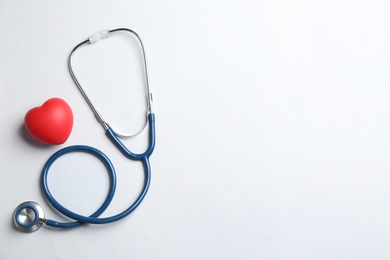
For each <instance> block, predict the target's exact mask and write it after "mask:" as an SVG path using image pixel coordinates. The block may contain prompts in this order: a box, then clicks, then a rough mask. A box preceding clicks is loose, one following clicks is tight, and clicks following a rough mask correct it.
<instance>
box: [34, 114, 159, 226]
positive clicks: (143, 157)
mask: <svg viewBox="0 0 390 260" xmlns="http://www.w3.org/2000/svg"><path fill="white" fill-rule="evenodd" d="M148 119H149V146H148V148H147V150H146V151H145V152H144V153H142V154H135V153H132V152H131V151H129V150H128V149H127V148H126V147H125V146H124V145H123V143H122V142H120V140H119V139H118V138H117V137H116V136H115V134H114V133H113V132H112V131H110V129H107V131H106V134H107V136H108V137H109V138H110V140H111V141H112V142H113V143H114V144H115V145H116V146H117V147H118V149H119V150H120V151H121V152H122V153H123V154H124V155H125V156H126V157H128V158H130V159H132V160H136V161H141V162H142V165H143V168H144V175H145V177H144V184H143V188H142V191H141V193H140V194H139V196H138V197H137V199H136V200H135V201H134V202H133V204H132V205H131V206H130V207H129V208H127V209H126V210H124V211H123V212H121V213H119V214H117V215H114V216H111V217H105V218H99V216H100V215H101V214H102V213H103V212H104V211H105V210H106V209H107V207H108V206H109V204H110V203H111V200H112V198H113V196H114V193H115V188H116V175H115V169H114V166H113V165H112V163H111V161H110V160H109V158H108V157H107V156H106V155H105V154H104V153H102V152H101V151H99V150H98V149H96V148H93V147H90V146H84V145H76V146H69V147H66V148H63V149H61V150H59V151H58V152H56V153H55V154H53V155H52V156H51V157H50V158H49V160H48V161H47V162H46V164H45V166H44V168H43V171H42V175H41V186H42V192H43V194H44V196H45V197H46V199H47V201H48V202H49V203H50V204H51V205H52V206H53V207H54V208H55V209H56V210H58V211H59V212H61V213H62V214H63V215H65V216H67V217H69V218H71V219H74V220H75V222H67V223H62V222H57V221H54V220H50V219H47V220H45V223H46V225H48V226H51V227H56V228H73V227H78V226H80V225H82V224H84V223H88V224H108V223H112V222H115V221H118V220H120V219H122V218H124V217H126V216H128V215H129V214H130V213H132V212H133V211H134V210H135V209H136V208H137V207H138V206H139V205H140V203H141V202H142V200H143V199H144V197H145V195H146V194H147V192H148V189H149V186H150V180H151V167H150V163H149V157H150V155H151V154H152V152H153V150H154V146H155V117H154V114H153V113H151V114H149V115H148ZM77 151H79V152H87V153H90V154H92V155H95V156H96V157H98V158H99V159H100V160H101V161H102V162H103V163H104V165H105V167H106V168H107V171H108V174H109V176H110V188H109V192H108V194H107V197H106V199H105V201H104V203H103V204H102V205H101V206H100V208H99V209H98V210H97V211H96V212H94V213H93V214H91V215H90V216H83V215H80V214H77V213H75V212H73V211H71V210H69V209H67V208H65V207H64V206H62V205H61V204H60V203H59V202H58V201H57V200H56V199H55V198H54V196H53V195H52V194H51V192H50V189H49V186H48V182H47V176H48V173H49V169H50V167H51V165H52V164H53V163H54V161H55V160H57V159H58V158H59V157H60V156H62V155H64V154H66V153H70V152H77Z"/></svg>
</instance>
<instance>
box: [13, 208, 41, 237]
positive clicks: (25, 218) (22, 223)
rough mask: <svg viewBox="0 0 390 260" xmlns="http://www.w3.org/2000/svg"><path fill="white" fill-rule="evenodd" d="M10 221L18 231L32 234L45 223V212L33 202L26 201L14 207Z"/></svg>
mask: <svg viewBox="0 0 390 260" xmlns="http://www.w3.org/2000/svg"><path fill="white" fill-rule="evenodd" d="M12 219H13V221H14V224H15V227H16V228H17V229H18V230H19V231H22V232H34V231H36V230H38V229H39V228H40V227H41V226H42V225H43V223H44V222H45V211H44V210H43V208H42V207H41V205H39V204H38V203H36V202H35V201H26V202H23V203H22V204H20V205H19V206H17V207H16V209H15V211H14V214H13V216H12Z"/></svg>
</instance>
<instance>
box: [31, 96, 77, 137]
mask: <svg viewBox="0 0 390 260" xmlns="http://www.w3.org/2000/svg"><path fill="white" fill-rule="evenodd" d="M24 124H25V126H26V129H27V131H28V132H29V134H30V135H31V136H32V137H34V138H35V139H36V140H38V141H40V142H42V143H45V144H62V143H64V142H65V141H66V140H67V139H68V137H69V135H70V133H71V132H72V127H73V113H72V109H71V108H70V106H69V105H68V103H66V102H65V101H64V100H62V99H60V98H51V99H49V100H47V101H46V102H45V103H43V105H42V106H40V107H35V108H32V109H31V110H29V111H28V112H27V114H26V116H25V118H24Z"/></svg>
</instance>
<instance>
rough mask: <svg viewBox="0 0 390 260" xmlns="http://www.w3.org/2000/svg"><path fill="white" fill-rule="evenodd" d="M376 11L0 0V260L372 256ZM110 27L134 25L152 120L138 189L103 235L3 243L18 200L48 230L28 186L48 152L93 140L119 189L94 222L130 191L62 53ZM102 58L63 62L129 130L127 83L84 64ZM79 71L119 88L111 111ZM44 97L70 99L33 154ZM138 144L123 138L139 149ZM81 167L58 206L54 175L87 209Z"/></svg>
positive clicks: (380, 40)
mask: <svg viewBox="0 0 390 260" xmlns="http://www.w3.org/2000/svg"><path fill="white" fill-rule="evenodd" d="M389 11H390V3H389V2H388V1H385V0H383V1H352V0H351V1H311V0H310V1H309V0H307V1H304V0H297V1H191V2H186V3H185V2H183V1H137V2H133V1H127V2H126V3H125V1H63V2H56V3H55V2H53V1H24V2H23V3H22V2H21V1H5V0H2V1H0V31H1V35H2V37H1V40H0V57H1V59H0V88H1V102H0V107H1V112H2V116H3V118H2V127H1V130H0V131H1V132H0V138H1V141H0V142H1V149H0V160H1V161H0V162H1V163H0V167H1V170H0V197H1V205H2V210H1V211H0V223H2V224H1V225H0V259H7V260H8V259H25V258H27V257H28V258H29V259H278V260H282V259H283V260H285V259H286V260H287V259H317V260H318V259H353V260H357V259H389V258H390V246H389V244H390V243H389V242H390V235H389V234H390V225H389V219H390V218H389V217H390V203H389V201H390V193H389V189H388V187H389V184H390V175H389V173H390V163H389V162H390V160H389V154H390V138H389V136H390V109H389V95H390V87H389V86H390V77H389V69H390V55H389V54H390V48H389V46H390V34H389V26H390V16H389V15H388V14H389ZM117 27H129V28H132V29H134V30H136V31H137V32H138V33H139V34H140V36H141V37H142V38H143V40H144V42H145V45H146V46H145V47H146V51H147V54H148V61H149V69H150V80H151V86H152V90H153V94H154V98H155V104H154V108H155V113H156V123H157V146H156V150H155V153H154V154H153V156H152V157H151V163H152V169H153V172H152V174H153V175H152V184H151V189H150V192H149V194H148V195H147V197H146V199H145V201H144V202H143V204H142V205H141V207H140V208H139V209H137V210H136V211H135V212H134V214H132V215H131V216H129V217H128V218H126V219H125V220H123V221H120V222H119V223H115V224H112V225H106V226H84V227H81V228H78V229H73V230H67V231H64V230H59V231H58V230H52V229H49V228H45V227H43V228H41V229H40V230H39V231H37V232H35V233H32V234H23V233H19V232H17V231H15V230H14V228H13V226H12V223H11V215H12V212H13V210H14V208H15V207H16V206H17V205H18V204H19V203H21V202H23V201H24V200H28V199H33V200H36V201H39V202H41V203H42V204H43V206H44V208H45V209H46V213H47V215H48V217H50V218H53V219H61V217H59V216H58V215H57V214H55V212H53V210H52V209H50V207H49V206H48V205H47V203H46V202H45V200H44V198H43V197H42V194H41V193H40V187H39V175H40V171H41V168H42V166H43V164H44V163H45V161H46V160H47V158H48V157H49V156H50V155H51V154H52V153H53V152H54V151H56V150H58V149H59V148H61V147H65V146H67V145H72V144H88V145H92V146H95V147H97V148H99V149H101V150H103V151H104V152H105V153H106V154H107V155H108V156H109V157H110V158H111V160H112V161H113V163H114V164H115V166H116V169H117V172H118V188H117V190H118V193H117V195H116V196H115V198H114V202H113V204H112V205H111V206H110V208H109V209H108V210H107V212H106V213H105V215H111V214H114V213H117V212H119V211H120V210H123V209H124V208H126V206H128V205H129V204H130V203H131V200H132V199H134V198H135V196H136V195H137V192H138V191H139V189H140V187H141V184H142V180H143V179H142V168H141V167H140V165H139V163H135V162H130V161H128V160H126V159H124V158H123V157H122V155H121V154H120V153H119V152H118V151H117V150H116V149H115V148H114V147H113V145H112V144H111V143H110V142H109V140H108V139H107V138H106V137H105V135H104V131H103V129H102V128H101V127H100V125H99V124H98V123H97V121H96V120H95V118H94V116H93V115H92V113H91V111H90V110H89V108H88V107H87V104H86V103H85V101H84V100H83V99H82V97H81V95H80V93H79V92H78V90H77V88H76V87H75V85H74V83H73V82H72V80H71V78H70V76H69V73H68V70H67V66H66V62H67V57H68V54H69V52H70V50H71V49H72V48H73V46H74V45H75V44H77V43H78V42H80V41H82V40H84V39H86V38H87V37H88V36H89V35H91V34H93V33H94V32H96V31H98V30H101V29H112V28H117ZM117 39H118V41H117V42H118V44H123V47H124V48H125V46H129V45H126V44H125V40H124V41H121V37H119V38H117ZM104 41H107V42H106V43H107V44H108V46H109V39H108V40H104ZM97 44H100V43H97ZM102 44H103V41H102ZM113 44H114V43H113ZM130 45H131V44H130ZM98 46H101V47H98ZM103 47H104V44H103V45H96V47H90V46H89V47H88V48H85V49H84V50H85V52H84V50H83V52H81V50H80V52H79V56H78V57H79V59H78V62H79V63H78V65H77V66H78V67H77V71H78V75H80V77H83V80H84V81H85V82H86V83H85V87H86V88H88V86H90V89H91V90H90V91H93V89H96V91H97V92H96V94H93V95H96V98H95V99H98V100H99V97H101V98H102V97H104V98H106V100H101V101H98V100H97V101H96V102H100V103H101V104H100V105H99V106H100V107H102V108H100V107H99V106H98V107H99V109H100V110H102V111H103V110H104V111H107V112H104V114H107V117H112V120H113V121H115V122H118V125H119V127H122V128H123V130H124V131H126V130H128V131H129V132H131V131H133V130H136V129H137V127H139V126H140V124H142V123H141V122H140V121H139V114H138V112H135V113H132V111H134V110H133V109H134V108H136V109H142V107H140V106H142V105H141V104H133V103H131V104H129V103H130V102H126V98H128V96H127V95H130V97H129V98H132V94H131V93H130V94H129V93H128V92H126V91H127V90H129V88H128V84H127V81H126V80H135V83H137V82H138V83H140V82H141V81H142V78H137V77H135V78H132V77H128V74H127V73H126V68H124V67H123V66H120V67H118V66H117V63H114V62H113V64H108V65H109V67H108V69H107V68H104V67H100V63H96V62H94V60H88V59H84V58H83V57H84V55H89V54H90V53H89V52H91V53H92V52H93V51H95V50H96V51H97V52H99V50H100V49H99V48H102V49H101V50H103ZM119 47H120V46H119ZM119 47H118V48H113V49H111V51H112V52H113V53H112V54H113V55H114V56H115V54H118V53H121V52H122V51H124V50H122V49H123V48H119ZM90 48H91V49H90ZM134 53H135V54H134V55H137V54H136V52H134ZM129 55H133V54H129ZM97 57H99V58H100V57H103V58H104V55H100V56H97ZM116 57H118V58H119V59H120V57H121V56H116ZM126 57H127V56H126ZM135 57H136V56H135ZM88 61H90V63H88ZM116 61H117V60H116ZM127 61H129V59H123V62H127ZM132 61H133V62H134V60H132ZM138 61H139V60H138ZM96 64H99V65H96ZM132 64H133V65H129V66H128V67H129V69H130V70H132V71H131V72H129V73H133V74H131V75H138V74H137V70H139V67H138V65H139V64H137V63H132ZM106 65H107V64H106ZM75 66H76V65H75ZM131 66H133V67H131ZM94 70H96V72H93V71H94ZM138 72H139V71H138ZM110 73H111V74H110ZM116 74H118V76H116ZM82 75H83V76H82ZM108 75H112V76H110V78H108V79H107V78H106V79H102V81H100V77H101V76H102V77H103V76H108ZM94 77H95V78H96V82H104V80H107V81H106V82H104V84H103V86H104V87H106V88H105V89H104V90H108V89H111V87H115V86H123V87H119V89H120V91H122V92H121V94H120V95H116V97H117V98H118V99H117V100H114V99H115V96H112V95H111V94H110V93H107V92H105V93H106V94H104V96H101V94H100V92H99V91H100V90H99V89H100V88H98V87H96V88H93V87H94V86H95V85H94V84H95V83H87V82H88V80H92V81H93V80H94ZM133 82H134V81H133ZM108 83H109V84H110V85H109V86H108V87H107V85H105V84H108ZM141 83H142V82H141ZM131 84H132V83H131ZM132 86H133V85H132ZM136 86H138V85H137V84H134V87H135V88H137V87H136ZM122 93H123V94H122ZM135 93H138V92H137V90H136V92H135ZM54 96H57V97H61V98H63V99H65V100H67V101H68V103H69V104H70V105H71V107H72V109H73V111H74V114H75V125H74V129H73V132H72V134H71V136H70V138H69V140H68V141H67V142H66V143H65V144H64V145H61V146H59V147H47V146H43V145H39V144H37V143H35V142H33V141H31V140H30V139H29V138H28V137H27V136H26V135H25V133H24V131H23V125H22V124H23V117H24V115H25V113H26V112H27V110H28V109H30V108H32V107H34V106H38V105H40V104H41V103H43V102H44V101H45V100H46V99H48V98H51V97H54ZM134 102H135V101H134ZM110 105H111V107H110ZM135 105H139V106H135ZM117 108H119V109H122V110H123V113H119V114H117V115H115V113H116V112H117V111H116V109H117ZM126 109H128V110H126ZM137 111H138V110H137ZM130 118H133V119H134V120H135V121H134V122H136V124H131V123H132V121H130ZM121 122H123V123H124V125H123V124H121ZM132 127H133V128H132ZM144 137H145V136H144V135H143V136H142V137H141V140H140V139H137V140H136V141H127V144H128V145H129V146H130V147H132V148H133V147H134V149H135V150H136V151H142V150H143V148H144V146H145V145H146V142H145V138H144ZM84 159H86V160H89V159H87V158H85V157H83V156H80V157H77V156H72V157H71V158H70V160H73V162H74V164H84V162H83V161H82V160H84ZM71 164H72V163H69V165H71ZM94 165H95V166H96V164H94ZM91 167H92V165H91ZM97 167H99V165H98V166H97ZM60 168H61V167H60ZM63 169H64V170H69V171H70V172H71V171H72V169H77V168H75V167H74V165H73V166H72V167H69V169H67V168H66V167H63ZM100 169H101V168H100ZM96 171H97V172H98V173H97V174H96V180H94V181H91V183H88V180H87V178H88V176H89V175H88V174H84V173H83V172H82V171H80V173H79V175H80V179H81V180H80V181H81V182H84V185H85V188H86V189H85V190H83V189H79V188H77V187H79V186H76V187H75V188H74V190H75V193H76V194H79V193H80V194H84V195H86V197H85V198H82V199H81V198H80V199H76V200H74V198H73V197H72V196H73V195H74V194H69V196H66V194H64V192H65V191H67V190H69V187H67V185H63V186H62V187H58V183H59V181H61V182H64V183H69V184H68V185H72V181H71V180H69V179H66V177H63V176H61V178H60V177H58V178H57V180H55V179H53V180H52V181H53V185H54V186H56V185H57V188H56V187H54V186H53V189H54V188H55V189H56V190H57V189H58V190H57V193H59V195H58V196H61V197H62V199H63V201H64V204H65V203H69V204H68V205H69V207H71V208H74V209H80V210H81V211H83V210H84V211H85V212H90V211H91V210H93V208H92V207H91V208H90V209H88V208H87V207H86V206H83V205H87V204H88V205H92V206H93V205H98V203H99V202H100V200H101V199H102V196H104V192H105V191H106V189H107V188H106V187H107V186H106V185H107V184H105V183H106V181H107V180H106V176H105V175H104V173H103V172H100V170H99V168H97V169H96ZM55 172H56V171H53V172H52V174H55ZM60 172H61V171H60ZM69 176H70V177H71V176H75V173H74V172H73V173H72V174H70V175H69ZM76 176H77V173H76ZM62 178H64V179H62ZM93 182H96V183H95V184H96V185H97V186H96V187H95V188H93V187H92V186H93V185H95V184H94V183H93ZM55 183H57V184H55ZM99 185H101V186H99ZM62 189H63V191H62ZM99 190H100V192H101V193H100V192H99ZM95 193H96V196H89V195H91V194H95Z"/></svg>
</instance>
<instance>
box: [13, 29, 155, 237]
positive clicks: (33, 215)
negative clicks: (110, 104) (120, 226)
mask: <svg viewBox="0 0 390 260" xmlns="http://www.w3.org/2000/svg"><path fill="white" fill-rule="evenodd" d="M119 31H122V32H128V33H131V34H132V35H134V36H135V37H136V38H137V39H138V41H139V43H140V45H141V50H142V55H143V61H144V71H145V82H146V92H147V96H146V102H147V112H146V118H147V119H146V120H145V126H144V128H145V127H146V125H147V124H148V123H149V146H148V148H147V149H146V151H145V152H144V153H142V154H135V153H132V152H131V151H129V149H127V148H126V147H125V146H124V145H123V143H122V142H121V141H120V140H119V138H118V137H121V138H126V137H130V136H136V135H138V134H139V133H140V132H142V130H143V129H142V130H141V131H140V132H138V133H136V134H134V135H130V136H129V135H121V134H119V133H117V132H115V131H114V130H113V129H112V127H111V126H110V125H109V124H108V123H107V122H106V121H104V119H103V118H102V116H101V115H100V113H99V112H98V111H97V110H96V108H95V107H94V105H93V104H92V102H91V100H90V98H89V97H88V95H87V94H86V93H85V91H84V90H83V88H82V87H81V85H80V83H79V81H78V80H77V78H76V76H75V74H74V72H73V69H72V57H73V54H74V52H75V51H76V50H77V49H78V48H80V47H81V46H84V45H87V44H92V43H95V42H98V41H99V40H100V39H104V38H107V37H109V36H110V35H111V34H112V33H115V32H119ZM68 68H69V72H70V74H71V76H72V78H73V80H74V82H75V84H76V85H77V87H78V89H79V90H80V92H81V94H82V95H83V97H84V99H85V100H86V101H87V103H88V105H89V106H90V108H91V109H92V111H93V113H94V114H95V116H96V118H97V119H98V121H99V122H100V124H101V125H102V126H103V128H104V129H105V131H106V135H107V136H108V138H109V139H110V140H111V141H112V143H113V144H114V145H115V146H116V147H117V148H118V149H119V150H120V151H121V152H122V153H123V154H124V155H125V156H126V157H127V158H129V159H132V160H136V161H140V162H142V165H143V168H144V173H145V178H144V184H143V188H142V191H141V193H140V194H139V196H138V197H137V199H136V200H135V201H134V202H133V204H132V205H131V206H130V207H129V208H128V209H126V210H125V211H123V212H121V213H119V214H117V215H114V216H111V217H105V218H99V216H100V215H101V214H102V213H103V212H104V211H105V210H106V208H107V207H108V206H109V204H110V202H111V200H112V198H113V196H114V193H115V187H116V175H115V169H114V166H113V165H112V163H111V161H110V159H109V158H108V157H107V156H106V155H105V154H104V153H103V152H101V151H99V150H98V149H96V148H93V147H90V146H85V145H75V146H69V147H65V148H63V149H61V150H59V151H57V152H56V153H54V154H53V155H52V156H51V157H50V158H49V160H48V161H47V162H46V164H45V166H44V167H43V171H42V175H41V186H42V192H43V194H44V196H45V197H46V199H47V201H48V202H49V203H50V204H51V205H52V206H53V207H54V208H55V209H56V210H58V211H59V212H60V213H62V214H63V215H65V216H67V217H69V218H71V219H73V220H75V221H74V222H65V223H63V222H58V221H55V220H51V219H46V218H45V211H44V210H43V208H42V206H41V205H39V204H38V203H37V202H35V201H26V202H24V203H22V204H20V205H19V206H18V207H17V208H16V209H15V211H14V214H13V217H12V218H13V222H14V224H15V226H16V228H17V229H18V230H20V231H23V232H33V231H36V230H37V229H39V228H40V227H41V226H42V225H43V224H46V225H47V226H51V227H55V228H73V227H77V226H80V225H82V224H86V223H88V224H108V223H111V222H115V221H118V220H120V219H122V218H124V217H126V216H128V215H129V214H130V213H132V212H133V211H134V210H135V209H136V208H137V207H138V206H139V205H140V203H141V202H142V200H143V199H144V197H145V195H146V193H147V191H148V189H149V185H150V178H151V169H150V163H149V157H150V155H151V154H152V152H153V149H154V145H155V124H154V114H153V112H152V101H153V99H152V93H151V92H150V87H149V77H148V70H147V64H146V55H145V49H144V45H143V43H142V40H141V38H140V37H139V35H138V34H137V33H136V32H134V31H133V30H130V29H126V28H119V29H114V30H102V31H99V32H97V33H95V34H93V35H92V36H91V37H89V39H87V40H85V41H83V42H81V43H79V44H78V45H76V47H74V49H73V50H72V51H71V53H70V55H69V59H68ZM72 152H85V153H89V154H91V155H93V156H96V157H97V158H98V159H100V161H101V162H102V163H103V164H104V166H105V167H106V169H107V172H108V175H109V178H110V186H109V192H108V194H107V197H106V199H105V201H104V202H103V204H102V205H101V206H100V208H99V209H98V210H97V211H96V212H95V213H93V214H92V215H90V216H83V215H80V214H77V213H75V212H73V211H71V210H69V209H67V208H65V207H64V206H62V205H61V204H60V203H59V202H58V201H57V200H56V199H55V198H54V197H53V195H52V194H51V192H50V189H49V186H48V182H47V176H48V174H49V170H50V167H51V165H52V164H53V163H54V162H55V161H56V160H57V159H58V158H59V157H61V156H62V155H64V154H68V153H72Z"/></svg>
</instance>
